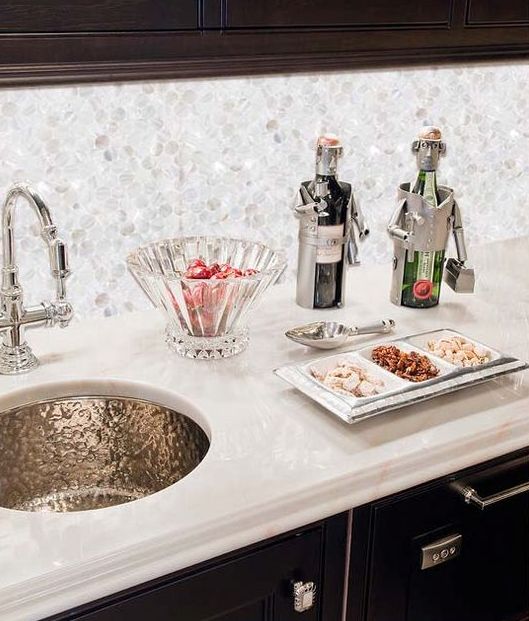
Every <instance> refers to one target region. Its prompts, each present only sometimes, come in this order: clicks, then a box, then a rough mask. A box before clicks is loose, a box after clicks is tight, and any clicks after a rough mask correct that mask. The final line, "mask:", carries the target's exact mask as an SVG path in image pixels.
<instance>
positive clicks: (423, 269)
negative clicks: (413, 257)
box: [417, 251, 435, 281]
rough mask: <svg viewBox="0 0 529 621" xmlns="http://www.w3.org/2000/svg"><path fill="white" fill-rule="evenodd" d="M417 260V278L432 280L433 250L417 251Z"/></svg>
mask: <svg viewBox="0 0 529 621" xmlns="http://www.w3.org/2000/svg"><path fill="white" fill-rule="evenodd" d="M418 255H419V256H418V259H419V260H418V262H417V280H430V281H432V280H433V271H434V267H435V252H434V251H430V252H419V253H418Z"/></svg>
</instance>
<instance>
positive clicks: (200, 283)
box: [127, 237, 286, 359]
mask: <svg viewBox="0 0 529 621" xmlns="http://www.w3.org/2000/svg"><path fill="white" fill-rule="evenodd" d="M194 259H202V260H203V261H205V262H206V263H207V264H208V265H210V264H212V263H219V264H224V263H229V264H230V265H231V266H233V267H236V268H239V269H240V270H242V271H244V270H247V269H253V270H256V271H257V273H256V274H254V275H251V276H242V277H240V278H226V279H225V280H216V279H209V280H204V279H191V278H186V277H185V276H184V273H185V271H186V268H187V266H188V265H189V263H191V261H193V260H194ZM127 265H128V267H129V269H130V271H131V272H132V274H133V275H134V277H135V278H136V280H137V281H138V283H139V285H140V286H141V288H142V289H143V291H144V292H145V293H146V294H147V296H148V297H149V299H150V300H151V302H152V303H153V304H154V306H156V308H158V309H160V310H161V311H162V312H163V313H164V314H165V316H166V317H167V320H168V323H167V329H166V341H167V344H168V345H169V347H170V348H171V349H173V350H174V351H176V352H178V353H179V354H181V355H182V356H187V357H189V358H202V359H210V358H227V357H229V356H233V355H235V354H238V353H240V352H241V351H243V350H244V349H245V348H246V346H247V345H248V328H247V325H246V321H247V318H248V314H249V312H250V311H251V310H252V309H253V308H254V307H255V305H256V303H257V302H258V301H259V300H260V298H261V297H262V295H263V293H264V292H265V291H266V290H267V289H268V287H269V286H270V285H272V284H273V283H275V282H276V280H277V279H278V278H279V276H280V275H281V274H282V272H283V271H284V269H285V267H286V261H285V258H284V256H283V254H281V253H279V252H276V251H274V250H272V249H270V248H268V247H267V246H265V245H264V244H260V243H257V242H251V241H246V240H242V239H229V238H225V237H180V238H175V239H164V240H161V241H158V242H154V243H152V244H149V245H147V246H142V247H140V248H138V249H137V250H135V251H134V252H132V253H131V254H130V255H129V256H128V257H127Z"/></svg>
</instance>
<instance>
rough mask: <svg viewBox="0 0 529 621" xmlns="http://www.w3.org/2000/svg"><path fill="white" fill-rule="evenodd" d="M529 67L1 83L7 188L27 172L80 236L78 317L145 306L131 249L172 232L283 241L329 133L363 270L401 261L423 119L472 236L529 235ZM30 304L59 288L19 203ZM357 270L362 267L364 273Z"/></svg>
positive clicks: (74, 252)
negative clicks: (355, 212) (401, 220)
mask: <svg viewBox="0 0 529 621" xmlns="http://www.w3.org/2000/svg"><path fill="white" fill-rule="evenodd" d="M528 81H529V63H526V62H523V63H513V64H494V65H472V66H457V67H442V68H422V69H406V70H387V71H351V72H346V73H328V74H314V75H295V76H279V77H259V78H244V79H239V78H237V79H218V80H216V79H211V80H187V81H173V82H148V83H129V84H112V85H95V86H78V87H77V86H67V87H50V88H24V89H3V90H0V114H1V116H0V144H1V145H2V149H1V167H0V178H1V183H0V187H1V188H2V189H3V190H2V191H5V189H7V187H8V185H9V184H10V183H11V182H13V181H20V180H27V181H29V182H31V183H32V184H34V185H35V186H36V187H37V188H38V190H39V191H40V192H41V193H42V194H43V195H44V197H45V198H46V199H47V200H48V202H49V205H50V207H51V209H52V212H53V215H54V217H55V219H56V222H57V224H58V226H59V229H60V232H61V233H62V235H63V236H64V238H65V239H66V240H67V241H68V243H69V246H70V257H71V264H72V269H73V272H74V273H73V275H72V277H71V279H70V281H69V291H70V299H71V301H72V303H73V305H74V307H75V310H76V312H77V316H78V317H79V316H86V315H102V314H104V315H112V314H115V313H121V312H126V311H131V310H135V309H140V308H146V307H148V302H147V301H146V299H144V297H143V294H142V293H141V291H140V290H139V288H138V287H137V285H136V284H135V282H134V281H133V279H132V277H131V276H130V275H129V274H128V272H127V269H126V266H125V257H126V255H127V253H128V252H129V251H130V250H132V249H133V248H135V247H136V246H138V245H139V244H144V243H146V242H150V241H153V240H156V239H160V238H163V237H171V236H177V235H184V234H185V235H188V234H204V233H209V234H213V233H215V234H219V235H235V236H243V237H247V238H252V239H256V240H263V241H265V242H267V243H269V244H271V245H273V246H275V247H279V248H284V249H286V250H287V252H288V255H289V258H290V266H291V269H292V270H293V269H294V267H295V255H296V244H297V240H296V235H297V228H296V227H297V225H296V222H295V220H294V218H293V217H292V215H291V213H290V211H289V207H290V206H291V203H292V197H293V195H294V193H295V190H296V189H297V186H298V183H299V181H300V180H301V179H305V178H309V177H311V176H312V172H313V159H314V154H313V146H314V140H315V138H316V136H317V135H318V134H319V133H320V132H324V131H333V132H336V133H338V134H339V135H340V136H341V137H342V140H343V142H344V145H345V153H344V158H343V160H342V168H341V177H342V179H344V180H347V181H351V182H352V183H353V185H354V187H355V191H356V196H357V199H358V201H359V202H360V203H361V205H362V207H363V209H364V211H365V213H366V215H367V217H368V219H369V223H370V225H371V231H372V235H371V238H370V239H368V240H367V241H366V242H365V243H364V244H363V245H362V247H361V255H362V260H363V262H364V264H369V263H373V262H383V261H389V260H390V258H391V246H390V243H389V240H388V239H387V237H386V233H385V227H386V223H387V220H388V218H389V216H390V214H391V211H392V210H393V209H394V206H395V194H396V187H397V185H398V183H399V182H403V181H407V180H410V179H411V178H413V176H414V175H415V163H414V158H413V157H412V155H411V153H410V142H411V140H412V139H413V138H414V136H415V133H416V131H417V128H418V127H419V126H421V125H422V124H423V123H424V122H425V121H431V122H433V123H435V124H438V125H440V126H441V127H442V128H443V130H444V138H445V139H446V142H447V145H448V150H447V151H448V152H447V156H446V158H445V159H444V160H443V162H442V165H441V170H440V174H439V178H440V181H441V182H444V183H447V184H449V185H452V186H453V187H454V188H455V189H456V192H457V197H458V199H459V202H460V205H461V207H462V209H463V214H464V218H465V224H466V230H467V234H468V239H469V242H470V245H472V244H476V243H479V242H483V241H488V240H493V239H500V238H508V237H515V236H518V235H524V234H529V205H528V202H529V181H528V179H529V175H528V173H529V164H528V161H529V159H528V139H529V123H528V118H529V90H528V89H527V84H528ZM20 207H21V208H20V209H19V214H20V215H19V217H18V221H17V240H18V244H17V250H18V254H19V259H20V264H21V266H22V279H23V285H24V288H25V290H26V300H27V301H28V302H38V301H40V300H41V299H45V298H47V297H49V296H50V293H51V284H50V279H49V273H48V266H47V262H46V253H45V249H44V246H43V244H42V243H41V241H40V239H39V237H38V230H37V227H36V226H35V223H34V219H33V217H32V216H33V214H31V213H30V212H29V210H28V209H27V208H26V207H25V206H23V205H20ZM358 269H362V268H361V267H360V268H358Z"/></svg>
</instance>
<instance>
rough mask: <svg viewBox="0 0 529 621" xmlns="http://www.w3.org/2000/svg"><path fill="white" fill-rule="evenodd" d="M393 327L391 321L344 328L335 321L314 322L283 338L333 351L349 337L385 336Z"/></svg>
mask: <svg viewBox="0 0 529 621" xmlns="http://www.w3.org/2000/svg"><path fill="white" fill-rule="evenodd" d="M394 326H395V322H394V321H393V319H382V321H377V322H375V323H370V324H366V325H364V326H355V327H351V326H346V325H345V324H343V323H337V322H336V321H316V322H314V323H308V324H306V325H304V326H299V327H298V328H292V330H288V331H287V332H285V336H286V337H287V338H289V339H290V340H291V341H294V342H295V343H299V344H300V345H306V346H307V347H316V349H334V348H335V347H342V345H345V344H346V343H347V341H348V340H349V338H350V337H352V336H358V335H360V334H386V333H387V332H391V330H393V328H394Z"/></svg>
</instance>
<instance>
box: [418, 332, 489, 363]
mask: <svg viewBox="0 0 529 621" xmlns="http://www.w3.org/2000/svg"><path fill="white" fill-rule="evenodd" d="M427 345H428V351H430V352H431V353H432V354H434V356H437V357H438V358H442V359H443V360H446V361H447V362H451V363H452V364H455V365H456V366H458V367H476V366H478V365H480V364H485V363H486V362H490V361H491V353H490V351H487V350H486V349H484V348H483V347H480V346H479V345H474V343H470V342H469V341H467V340H466V339H465V338H463V337H462V336H450V337H444V338H441V339H439V340H437V341H436V340H431V341H428V343H427Z"/></svg>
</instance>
